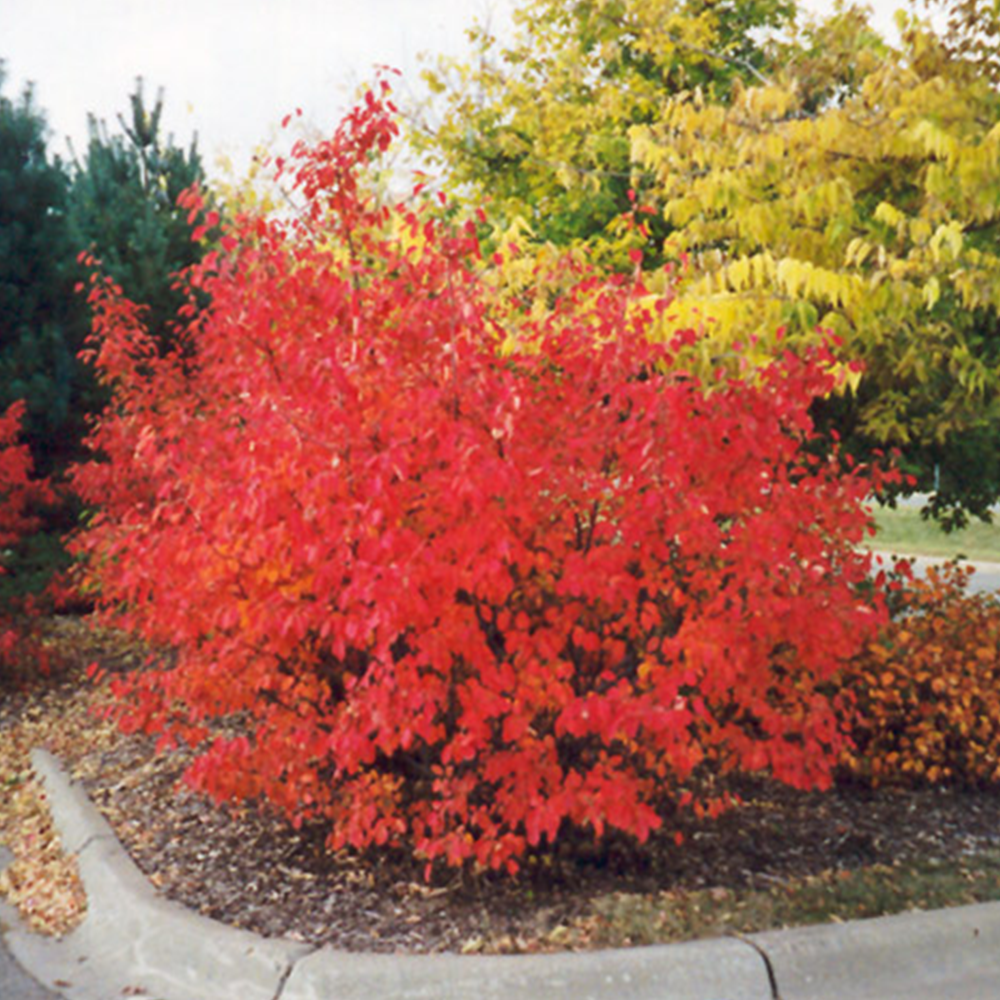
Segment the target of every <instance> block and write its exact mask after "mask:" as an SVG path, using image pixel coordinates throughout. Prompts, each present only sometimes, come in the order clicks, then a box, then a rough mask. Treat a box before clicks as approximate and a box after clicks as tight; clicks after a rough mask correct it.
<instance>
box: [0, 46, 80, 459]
mask: <svg viewBox="0 0 1000 1000" xmlns="http://www.w3.org/2000/svg"><path fill="white" fill-rule="evenodd" d="M3 82H4V71H3V64H2V63H0V88H2V86H3ZM45 133H46V123H45V117H44V114H43V113H42V112H41V111H40V110H39V109H38V108H37V107H36V106H35V103H34V99H33V95H32V90H31V88H30V86H29V87H27V88H26V89H25V90H24V91H23V93H22V94H21V96H20V98H19V99H18V100H10V99H9V98H7V97H3V96H0V410H4V409H6V407H7V406H9V405H10V404H11V403H12V402H14V401H15V400H18V399H24V400H25V402H26V404H27V418H26V426H25V439H26V441H27V442H28V444H29V446H30V448H31V452H32V455H33V458H34V462H35V466H36V468H37V469H38V470H39V472H40V473H42V474H44V475H48V474H49V473H51V472H52V471H53V469H56V468H58V467H60V466H61V465H63V464H64V463H65V461H66V460H67V458H68V457H69V456H70V455H72V454H73V452H74V450H75V447H76V445H77V443H78V442H79V439H80V433H81V422H80V416H79V401H80V399H81V395H82V392H83V389H82V378H81V373H80V371H79V368H78V365H77V363H76V352H77V350H78V349H79V347H80V346H81V345H80V342H79V339H80V335H81V326H80V321H79V317H80V315H81V312H80V311H79V310H78V309H77V307H76V304H75V303H74V300H73V294H72V282H73V271H72V267H71V260H72V249H71V245H70V241H69V237H68V232H67V224H66V215H65V201H66V176H65V174H64V172H63V169H62V166H61V164H60V163H59V161H58V160H55V161H53V160H50V159H49V157H48V155H47V152H46V145H45V138H46V135H45Z"/></svg>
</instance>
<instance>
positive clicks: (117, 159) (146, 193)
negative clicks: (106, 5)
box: [69, 79, 205, 349]
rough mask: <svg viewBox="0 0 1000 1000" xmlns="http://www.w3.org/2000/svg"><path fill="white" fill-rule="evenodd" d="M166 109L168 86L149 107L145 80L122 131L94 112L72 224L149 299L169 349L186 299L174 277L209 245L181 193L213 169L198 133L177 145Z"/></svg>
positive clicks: (76, 181) (136, 295) (157, 331)
mask: <svg viewBox="0 0 1000 1000" xmlns="http://www.w3.org/2000/svg"><path fill="white" fill-rule="evenodd" d="M162 113H163V92H162V90H161V91H160V92H159V94H158V95H157V98H156V102H155V104H154V105H153V107H152V109H149V108H147V106H146V102H145V99H144V97H143V87H142V80H141V79H140V80H138V81H137V82H136V90H135V93H133V94H132V95H131V97H130V114H129V116H128V117H127V118H126V117H125V116H124V115H119V117H118V122H119V125H120V127H121V131H120V132H118V133H111V132H110V131H109V130H108V128H107V126H106V124H105V123H103V122H98V121H97V119H96V118H94V117H93V116H91V117H90V121H89V128H90V137H89V142H88V145H87V150H86V153H85V154H84V156H83V157H82V159H81V158H79V157H77V158H76V159H75V161H74V164H73V170H72V181H71V186H70V190H69V223H70V231H71V234H72V238H73V240H74V243H75V244H76V246H77V247H78V249H80V250H88V251H91V252H93V253H94V254H96V256H97V257H99V258H100V259H101V261H102V262H103V265H104V269H105V271H106V273H107V274H109V275H110V276H111V277H113V278H114V280H115V281H116V282H118V284H119V285H121V287H122V289H123V290H124V292H125V294H126V295H127V296H128V297H129V298H130V299H131V300H132V301H134V302H139V303H142V304H143V306H144V307H145V308H146V311H145V314H144V319H145V321H146V323H147V324H148V327H149V329H150V331H151V332H152V333H154V335H155V336H156V338H157V340H158V342H159V344H160V347H161V349H166V348H167V347H169V346H170V344H171V343H172V334H171V329H172V325H173V321H174V317H175V316H176V313H177V310H178V308H180V307H181V306H182V305H183V304H184V301H185V300H184V294H183V293H182V292H180V291H178V290H177V289H175V288H174V287H173V285H174V282H173V277H172V276H173V275H174V274H176V273H177V272H178V271H180V270H182V269H183V268H185V267H188V266H189V265H191V264H193V263H195V262H196V261H197V260H199V259H200V258H201V256H202V254H203V252H204V251H203V247H202V246H201V245H200V244H198V243H195V242H193V241H192V232H193V230H194V224H193V223H190V222H188V213H187V211H186V210H185V209H181V208H179V207H178V205H177V197H178V195H179V194H180V193H181V192H182V191H184V190H186V189H188V188H189V187H191V186H192V185H195V184H198V185H202V184H203V183H204V180H205V172H204V168H203V166H202V161H201V156H200V154H199V153H198V148H197V138H196V137H195V138H194V139H192V142H191V144H190V145H189V146H188V148H187V149H183V148H181V147H178V146H176V145H175V144H174V142H173V137H172V136H169V135H168V136H166V137H164V136H163V134H162V133H161V131H160V120H161V116H162Z"/></svg>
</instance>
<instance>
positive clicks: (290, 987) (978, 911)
mask: <svg viewBox="0 0 1000 1000" xmlns="http://www.w3.org/2000/svg"><path fill="white" fill-rule="evenodd" d="M33 763H34V766H35V769H36V771H37V772H38V774H39V775H40V776H41V778H42V779H43V781H44V783H45V787H46V791H47V794H48V798H49V803H50V805H51V808H52V813H53V816H54V818H55V822H56V825H57V828H58V830H59V832H60V834H61V835H62V839H63V844H64V846H65V847H66V849H67V850H68V851H70V852H73V853H76V854H78V856H79V861H80V870H81V875H82V877H83V882H84V886H85V888H86V892H87V898H88V902H89V909H88V914H87V917H86V919H85V920H84V922H83V924H82V925H81V926H80V927H79V928H78V929H77V930H76V931H74V932H73V933H72V934H69V935H67V936H66V937H65V938H63V939H61V940H58V941H54V940H51V939H47V938H42V937H39V936H37V935H34V934H31V933H29V932H27V931H26V930H24V929H23V928H22V927H19V926H15V927H13V928H11V929H9V930H8V931H7V932H6V943H7V945H8V947H9V949H10V951H11V952H12V953H13V955H14V956H15V957H16V959H17V961H18V962H19V963H20V964H21V965H22V966H23V967H24V969H26V970H28V972H30V973H31V974H32V975H33V976H34V977H35V979H37V980H38V981H39V982H41V983H42V984H44V985H45V986H46V987H47V988H49V989H52V990H55V991H56V992H57V993H58V995H59V996H62V997H66V998H70V1000H112V998H116V997H122V996H142V997H144V998H146V1000H341V998H345V1000H346V998H362V997H364V998H365V1000H397V998H398V1000H411V998H412V1000H416V998H427V1000H460V998H475V1000H488V998H497V1000H500V998H504V1000H506V998H517V1000H522V998H536V997H537V998H563V997H565V998H572V1000H587V998H593V1000H612V998H613V1000H640V998H643V1000H645V998H650V1000H652V998H664V1000H686V998H690V1000H709V998H726V1000H742V998H762V1000H773V998H776V997H780V998H782V1000H799V998H801V1000H806V998H812V1000H827V998H829V1000H834V998H837V1000H844V998H872V1000H875V998H879V1000H890V998H893V997H899V998H903V997H906V998H907V1000H931V998H934V1000H938V998H943V997H950V998H967V1000H981V998H982V1000H985V998H989V997H996V996H1000V904H983V905H979V906H970V907H962V908H958V909H955V910H947V911H941V912H937V913H909V914H903V915H900V916H896V917H883V918H879V919H876V920H867V921H857V922H852V923H847V924H837V925H830V926H822V927H812V928H802V929H797V930H791V931H781V932H769V933H765V934H757V935H752V936H749V937H747V938H737V937H729V938H720V939H714V940H708V941H696V942H690V943H686V944H677V945H662V946H657V947H650V948H634V949H628V950H620V951H604V952H589V953H570V954H560V955H526V956H458V955H398V956H397V955H360V954H351V953H346V952H339V951H335V950H334V949H332V948H313V947H310V946H307V945H303V944H298V943H295V942H292V941H286V940H273V939H272V940H267V939H264V938H260V937H257V936H255V935H253V934H250V933H248V932H246V931H241V930H237V929H234V928H232V927H228V926H225V925H223V924H219V923H216V922H214V921H211V920H208V919H207V918H205V917H202V916H200V915H198V914H194V913H192V912H190V911H188V910H186V909H185V908H184V907H182V906H179V905H178V904H175V903H172V902H169V901H167V900H165V899H162V898H161V897H159V896H158V895H157V894H156V892H155V891H154V890H153V888H152V887H151V886H150V884H149V883H148V882H147V881H146V879H145V878H144V877H143V876H142V875H141V873H140V872H139V871H138V869H136V867H135V866H134V864H133V862H132V861H131V859H130V858H129V857H128V855H127V854H126V853H125V851H124V849H123V848H122V847H121V845H120V844H119V843H118V841H117V840H116V838H115V836H114V834H113V833H112V831H111V829H110V827H109V826H108V825H107V823H106V822H105V820H104V818H103V817H102V816H101V815H100V814H99V813H98V811H97V810H96V809H95V808H94V806H93V805H92V804H91V803H90V802H89V800H88V799H87V797H86V796H85V795H84V793H83V791H82V790H81V789H80V788H79V787H78V786H77V785H74V784H73V783H71V782H70V781H69V779H68V778H67V776H66V774H65V773H64V772H63V770H62V769H61V768H60V766H59V764H58V763H57V762H56V761H55V759H54V758H52V757H51V756H50V755H49V754H47V753H46V752H44V751H35V753H34V754H33ZM27 995H28V994H26V996H27ZM43 995H44V994H43ZM4 1000H7V997H4Z"/></svg>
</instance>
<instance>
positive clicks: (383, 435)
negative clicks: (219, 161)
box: [75, 93, 885, 875]
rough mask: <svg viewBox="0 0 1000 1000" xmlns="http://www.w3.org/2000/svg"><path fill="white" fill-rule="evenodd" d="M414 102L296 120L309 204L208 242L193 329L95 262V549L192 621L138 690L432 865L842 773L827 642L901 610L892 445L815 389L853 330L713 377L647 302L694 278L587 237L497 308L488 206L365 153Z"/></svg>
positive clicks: (139, 702) (715, 807)
mask: <svg viewBox="0 0 1000 1000" xmlns="http://www.w3.org/2000/svg"><path fill="white" fill-rule="evenodd" d="M395 131H396V125H395V120H394V118H393V108H392V106H391V104H390V103H389V102H388V100H387V99H386V98H385V97H384V96H377V95H375V94H373V93H369V94H368V95H367V97H366V99H365V101H364V102H363V103H362V104H361V105H359V107H358V108H357V109H356V110H355V111H354V112H353V113H352V114H351V115H350V116H349V117H348V118H347V119H346V120H345V122H344V124H343V126H342V127H341V129H340V130H339V131H338V132H337V134H336V135H335V136H334V138H333V139H332V140H330V141H328V142H321V143H319V144H318V145H316V146H307V145H305V144H299V145H297V146H296V147H295V149H294V151H293V154H292V157H291V158H290V159H289V160H288V162H285V163H282V164H280V165H279V169H280V171H281V172H283V174H284V175H285V176H286V177H287V178H290V179H291V182H292V184H293V186H294V189H295V192H296V195H297V196H298V198H299V199H300V201H299V207H298V214H297V217H296V218H295V219H293V220H291V221H288V220H284V221H282V220H275V219H271V220H265V219H261V218H256V217H250V216H247V217H243V218H241V219H240V220H238V221H237V224H236V225H235V226H234V227H233V228H231V229H230V230H229V231H228V233H227V235H226V236H224V237H223V241H222V249H221V251H220V252H219V253H212V254H209V255H208V256H207V257H206V258H205V260H204V262H203V263H202V264H200V265H197V266H195V267H194V268H193V269H192V270H191V271H190V272H189V275H188V283H189V286H190V287H191V289H192V297H194V296H195V295H196V294H204V295H205V296H206V297H207V298H208V300H209V301H210V302H211V306H210V307H209V308H207V309H206V310H204V311H200V310H197V309H196V308H195V307H194V299H193V298H192V306H191V308H190V309H189V310H188V311H187V312H186V313H185V314H183V315H182V316H181V317H180V319H181V321H182V322H181V325H180V326H179V327H178V330H177V334H176V336H177V340H178V347H177V349H176V350H174V351H172V352H170V353H162V352H159V351H158V350H157V348H156V345H155V343H154V342H153V340H152V338H151V337H150V336H149V334H148V333H147V331H145V330H144V328H143V325H142V314H141V309H140V308H139V307H138V306H136V305H134V304H132V303H130V302H128V301H127V300H126V299H125V298H124V297H123V296H122V294H121V292H120V290H119V289H118V288H116V287H115V286H114V284H113V283H112V282H111V281H110V280H106V279H102V278H101V276H100V275H99V273H97V272H95V273H94V276H93V278H92V281H91V293H90V299H91V303H92V305H93V308H94V310H95V338H94V343H93V354H94V359H95V363H96V367H97V370H98V373H99V375H100V377H101V378H102V379H103V380H104V382H105V383H106V384H107V385H108V386H109V387H110V388H111V389H112V390H113V393H114V396H113V401H112V404H111V406H110V407H109V408H108V410H107V411H106V412H105V414H104V415H103V417H102V418H101V420H100V421H99V422H98V424H97V426H96V429H95V431H94V434H93V436H92V439H91V445H92V447H93V448H94V450H95V452H96V453H97V454H99V455H100V457H101V460H100V461H95V462H91V463H87V464H85V465H82V466H80V467H79V468H78V469H77V470H76V473H75V482H76V487H77V489H78V490H79V491H80V494H81V496H82V497H83V498H84V501H85V502H86V503H88V504H89V505H91V506H92V508H93V509H94V513H93V516H92V518H91V520H90V523H89V525H88V527H87V528H86V530H84V531H83V532H82V534H81V535H80V538H79V540H78V545H77V550H78V552H79V553H80V554H81V555H82V556H84V557H85V558H86V560H87V561H88V571H87V572H88V580H89V585H90V586H91V587H92V588H93V595H94V598H95V600H96V601H97V602H98V605H99V606H100V608H101V609H102V610H103V612H104V613H105V616H106V618H107V620H109V621H114V622H115V623H116V624H117V625H118V626H119V627H121V628H124V629H125V630H127V631H131V632H132V633H134V634H136V635H137V636H139V637H141V638H142V639H143V640H144V641H146V642H148V643H150V644H151V645H153V646H154V647H157V646H160V647H169V648H170V649H172V650H174V651H175V653H176V657H175V658H168V659H167V660H165V661H164V662H162V663H161V664H159V665H157V666H154V667H153V668H152V669H150V670H148V671H145V672H143V673H141V674H139V675H136V676H133V677H129V678H126V679H121V680H119V681H118V682H117V683H116V691H117V693H118V695H119V697H120V698H121V699H122V702H123V704H124V705H125V708H124V710H123V713H122V723H123V724H124V725H125V726H126V727H127V728H131V729H137V730H141V731H143V732H146V733H151V734H156V735H158V736H159V737H160V738H161V740H162V742H163V744H164V745H169V744H171V743H172V742H173V741H175V740H180V741H181V742H184V743H187V744H190V745H192V746H197V747H199V751H200V752H199V754H198V755H197V756H196V757H195V759H194V760H193V762H192V763H191V764H190V766H189V767H188V769H187V780H188V781H189V783H190V784H191V785H192V786H193V787H195V788H197V789H199V790H201V791H204V792H207V793H209V794H210V795H212V796H213V797H214V798H216V799H217V800H223V801H249V800H254V801H259V802H265V803H267V804H269V806H270V807H272V808H274V809H277V810H278V811H280V812H281V813H283V814H284V815H285V816H286V817H288V818H289V819H290V820H291V821H292V822H293V823H294V824H296V825H298V824H303V823H306V824H314V823H321V824H323V825H324V826H325V827H326V828H327V830H328V836H327V846H328V847H329V848H330V849H333V850H336V849H339V848H343V847H352V848H356V849H364V848H368V847H373V846H390V847H393V846H395V847H401V848H403V849H404V850H408V851H412V852H414V853H415V855H416V856H417V857H419V858H421V859H423V860H424V861H425V862H426V863H427V868H426V873H427V874H428V875H430V874H431V873H432V871H433V866H434V864H435V863H438V862H440V863H442V864H443V865H445V866H449V865H450V866H464V865H467V864H473V865H475V866H478V867H481V868H486V869H498V868H503V869H505V870H507V871H509V872H513V871H515V870H516V869H517V867H518V865H519V863H520V859H521V858H522V857H523V856H524V855H525V854H526V852H528V851H529V850H531V849H534V848H537V847H539V846H540V845H552V844H554V843H556V842H557V841H559V840H560V838H565V837H567V836H579V835H583V836H584V839H587V838H590V839H594V840H598V841H599V840H600V839H601V838H602V837H603V836H604V835H605V834H607V833H610V832H616V833H621V834H626V835H629V836H631V837H634V838H636V839H637V840H638V841H640V842H641V841H643V840H645V839H646V838H647V837H648V836H649V834H650V833H651V832H652V831H654V830H658V829H660V828H661V827H662V826H663V825H664V823H665V822H669V821H671V817H673V816H674V815H675V814H676V811H677V809H678V808H679V807H683V806H691V807H692V808H693V809H694V810H696V811H698V812H702V811H707V812H709V813H716V812H718V811H720V810H721V809H723V808H724V807H725V806H726V804H727V798H726V796H725V795H723V794H721V793H719V792H718V791H717V790H716V788H715V782H716V781H717V779H719V778H720V777H724V776H726V775H730V774H733V773H741V772H742V773H750V774H768V775H771V776H773V777H774V778H776V779H778V780H779V781H781V782H785V783H787V784H789V785H792V786H795V787H799V788H811V787H824V786H827V785H829V783H830V780H831V773H832V769H833V767H834V766H835V765H836V762H837V760H838V757H839V754H840V752H841V750H842V749H843V747H844V743H845V735H844V733H843V731H842V727H841V726H840V723H839V712H840V711H841V709H842V706H841V705H840V704H839V697H838V694H837V685H836V684H835V683H834V681H835V678H836V676H837V675H838V672H839V671H840V670H841V668H842V667H843V665H844V664H845V663H846V662H847V661H848V660H849V659H850V658H851V657H852V656H854V655H855V654H856V653H857V652H858V651H859V650H860V649H861V648H863V646H864V644H865V642H866V641H868V640H870V639H873V638H874V637H875V635H876V633H877V630H878V628H879V626H880V625H881V624H882V623H883V622H884V620H885V609H884V607H883V605H882V603H881V600H880V598H879V596H878V593H877V591H876V592H871V591H868V592H865V593H862V589H861V585H862V584H863V583H864V581H865V580H866V577H867V573H868V569H869V557H868V556H867V555H866V554H864V553H862V552H860V551H859V550H858V548H857V546H858V543H859V542H860V541H861V540H862V538H863V537H864V534H865V531H866V529H867V527H868V515H867V513H866V511H865V508H864V505H863V500H864V498H865V497H866V496H867V495H869V493H870V492H871V491H872V490H873V489H877V488H878V487H879V485H880V482H881V478H880V476H881V474H880V473H878V472H877V471H875V470H872V469H861V468H853V469H852V468H850V467H849V463H847V462H846V460H844V459H843V458H842V457H841V456H839V455H838V454H837V453H836V450H835V449H834V450H832V451H831V450H829V449H827V450H824V449H823V448H821V447H819V445H820V442H819V441H818V436H817V434H816V432H815V431H814V429H813V426H812V422H811V420H810V417H809V407H810V405H811V403H812V402H813V400H814V399H815V398H816V397H817V396H820V395H823V394H827V393H830V392H832V391H833V390H834V389H835V387H836V379H835V375H834V374H833V367H834V366H833V362H834V358H833V355H832V354H831V352H830V350H829V349H828V348H825V347H824V348H817V349H815V350H813V351H811V352H809V353H807V354H804V355H803V356H801V357H799V356H795V355H793V354H791V353H785V354H782V355H780V356H778V357H777V358H776V359H775V360H774V361H772V362H770V363H767V364H765V365H763V366H760V367H751V366H750V365H746V366H745V370H743V371H741V372H740V373H738V374H736V375H731V374H726V373H724V372H720V373H718V376H717V378H716V379H714V380H712V381H702V380H700V379H698V378H696V377H694V376H693V375H691V374H690V373H688V372H685V371H684V370H683V369H682V368H680V367H679V366H678V365H677V363H676V361H675V351H676V350H678V349H679V348H680V347H681V346H684V345H685V344H688V343H690V342H691V341H692V340H693V339H695V337H696V334H695V333H693V332H692V331H690V330H680V331H678V332H677V333H676V335H675V336H673V337H672V338H669V339H667V340H666V341H664V340H663V339H662V338H660V339H658V340H656V341H655V342H654V341H653V340H651V338H649V337H648V336H647V335H646V332H647V330H648V329H649V327H650V325H651V324H652V321H653V314H654V312H660V313H663V312H664V311H667V310H669V308H670V299H669V297H664V298H660V299H659V300H657V302H656V303H655V306H653V305H651V304H650V301H649V296H648V294H647V290H646V289H645V288H644V287H643V286H642V284H641V283H639V282H638V280H637V279H624V278H616V277H610V278H609V277H607V276H602V275H598V274H589V273H587V272H586V271H584V272H582V273H581V274H580V277H579V279H578V280H576V281H575V283H573V284H572V285H571V286H570V287H569V288H568V290H567V291H565V292H564V293H563V294H562V296H561V297H560V298H559V299H558V301H557V302H556V304H555V305H554V307H553V308H552V309H550V310H549V311H547V312H545V313H544V314H542V315H538V314H536V313H532V314H531V315H530V316H528V317H527V319H525V317H524V315H523V311H521V313H520V314H519V312H518V304H517V303H509V304H508V305H507V307H506V312H505V311H504V309H502V308H497V307H496V305H495V302H494V304H493V308H492V310H491V311H488V310H487V309H486V307H485V305H484V302H483V299H482V298H481V297H480V286H479V283H478V281H477V272H476V267H475V265H476V263H477V260H476V258H477V254H478V244H477V243H476V240H475V232H474V229H473V227H471V226H467V227H465V228H463V229H462V230H461V231H456V230H455V229H453V228H451V227H449V225H448V224H447V223H445V222H442V221H441V217H440V214H439V213H435V212H432V211H431V210H430V207H429V206H427V205H422V204H421V203H420V202H419V200H418V201H416V202H411V203H409V204H403V205H400V206H398V207H391V206H388V205H386V204H383V203H382V202H381V201H380V200H379V199H378V197H377V196H376V189H375V188H374V187H373V186H371V185H369V184H368V183H366V171H367V170H370V169H371V166H372V164H373V162H374V161H375V160H376V159H377V157H378V155H379V154H380V153H381V152H383V151H384V150H385V149H386V148H387V147H388V145H389V143H390V142H391V140H392V138H393V135H394V134H395ZM187 205H188V207H189V208H190V210H191V212H192V214H193V215H194V214H197V213H198V212H199V211H201V209H202V202H201V199H200V198H199V196H198V194H197V192H192V193H191V194H189V195H188V200H187ZM217 222H218V220H217V219H216V218H215V217H214V216H212V215H209V216H208V217H207V218H206V225H207V226H209V227H211V226H214V225H216V224H217ZM504 252H506V253H510V254H513V253H514V252H515V251H514V250H513V248H505V251H504ZM501 262H502V257H501ZM515 315H517V320H518V323H517V336H516V337H515V338H513V342H512V341H511V338H510V337H508V336H507V331H506V330H505V328H504V321H505V319H507V318H511V317H514V316H515ZM501 345H504V348H503V349H502V350H501ZM218 723H232V724H234V725H235V726H236V728H235V729H234V728H230V730H229V731H228V732H226V733H223V734H220V733H219V732H218V731H215V732H213V725H215V724H218Z"/></svg>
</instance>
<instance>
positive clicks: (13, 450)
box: [0, 402, 53, 684]
mask: <svg viewBox="0 0 1000 1000" xmlns="http://www.w3.org/2000/svg"><path fill="white" fill-rule="evenodd" d="M24 409H25V407H24V403H23V402H17V403H14V404H12V405H11V406H10V407H9V408H8V409H7V411H6V412H4V413H2V414H0V575H4V574H5V573H6V572H7V570H6V569H5V568H4V565H3V558H4V552H5V550H9V549H11V548H12V547H13V546H15V545H17V544H18V542H20V541H21V539H22V538H24V536H25V535H28V534H30V533H31V532H32V531H34V530H35V529H36V528H37V526H38V520H37V517H36V516H35V512H36V511H37V505H39V504H44V503H51V502H52V499H53V498H52V492H51V489H50V487H49V485H48V483H47V482H45V481H43V480H37V479H32V477H31V473H32V462H31V454H30V452H29V451H28V447H27V445H24V444H19V443H18V436H19V435H20V432H21V420H22V419H23V417H24ZM35 616H36V612H35V607H34V604H33V602H32V601H31V600H30V599H29V598H15V597H10V598H7V599H6V600H4V601H3V602H2V603H0V681H2V682H3V683H5V684H7V683H11V682H12V681H13V680H14V679H15V678H18V677H20V676H22V675H25V674H30V673H32V672H34V671H36V670H40V671H42V672H43V673H44V672H46V671H47V669H48V659H47V657H46V656H45V651H44V650H43V649H42V648H41V647H40V646H39V645H38V643H37V642H36V641H35V639H34V636H33V634H32V633H33V623H34V619H35Z"/></svg>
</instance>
